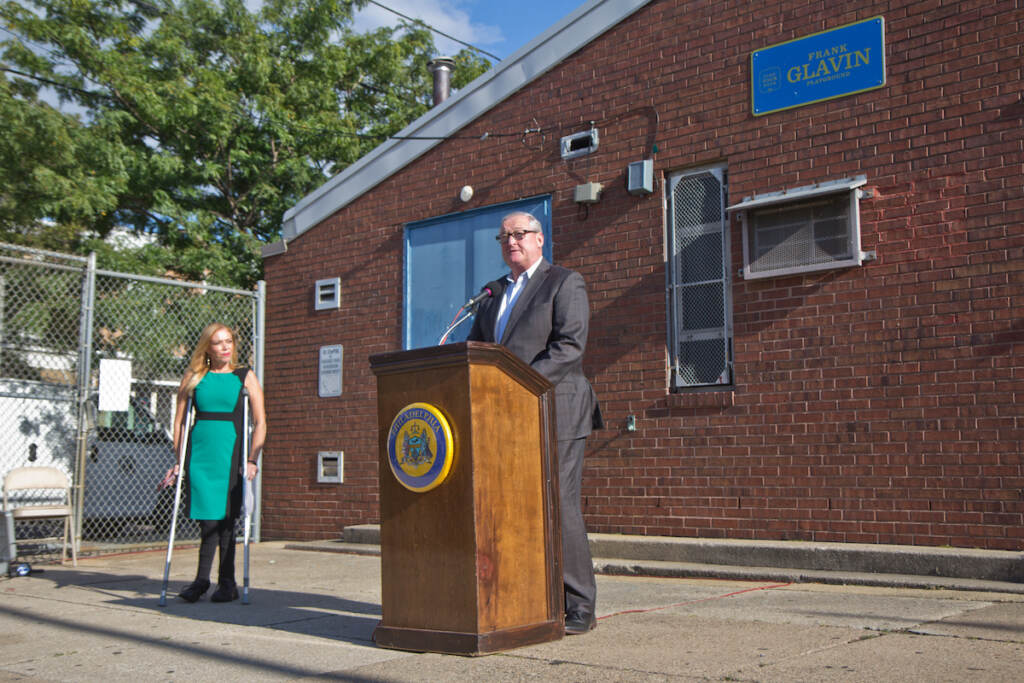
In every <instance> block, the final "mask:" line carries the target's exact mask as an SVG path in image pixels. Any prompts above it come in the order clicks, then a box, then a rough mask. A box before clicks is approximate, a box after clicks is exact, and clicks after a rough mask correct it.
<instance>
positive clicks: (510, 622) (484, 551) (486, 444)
mask: <svg viewBox="0 0 1024 683" xmlns="http://www.w3.org/2000/svg"><path fill="white" fill-rule="evenodd" d="M370 367H371V369H372V370H373V373H374V374H375V375H376V377H377V426H378V432H379V444H380V456H379V461H380V471H379V479H380V510H381V594H382V595H381V603H382V605H381V606H382V618H381V621H380V623H379V624H378V625H377V628H376V630H375V631H374V634H373V639H374V641H375V642H376V643H377V644H378V645H380V646H382V647H389V648H396V649H401V650H413V651H417V652H444V653H449V654H461V655H480V654H485V653H489V652H497V651H499V650H505V649H509V648H513V647H520V646H522V645H529V644H534V643H541V642H546V641H550V640H557V639H559V638H561V637H562V636H563V634H564V616H563V607H562V600H563V599H562V569H561V562H562V559H561V542H560V535H559V533H560V532H559V518H558V466H557V450H556V442H555V432H554V411H555V409H554V404H555V400H554V390H553V388H552V385H551V383H550V382H548V381H547V380H546V379H545V378H544V377H543V376H541V375H540V374H539V373H537V372H536V371H535V370H533V369H532V368H530V367H529V366H528V365H526V364H525V363H523V362H522V361H520V360H519V359H518V358H516V357H515V356H513V355H512V354H511V353H509V352H508V351H507V350H506V349H505V348H504V347H501V346H498V345H496V344H486V343H483V342H464V343H461V344H449V345H445V346H437V347H431V348H425V349H417V350H412V351H401V352H395V353H385V354H378V355H374V356H371V357H370ZM414 403H419V404H428V405H429V406H432V407H433V408H436V409H437V411H439V412H440V414H442V415H443V416H444V417H445V418H446V420H447V422H448V424H449V425H450V428H451V434H452V440H453V442H454V449H453V453H452V457H453V459H452V461H451V468H450V470H449V471H448V474H447V476H446V477H445V478H444V480H443V481H442V482H441V483H440V484H438V485H436V487H435V488H432V489H430V490H426V491H420V492H417V491H415V490H410V489H409V488H407V484H403V483H402V482H401V481H399V479H398V477H397V476H396V474H395V473H394V472H393V470H392V465H393V461H392V458H393V456H389V434H391V435H392V437H391V438H392V439H393V423H394V424H397V420H396V416H398V415H399V414H400V413H402V411H403V410H404V409H405V408H406V407H407V406H410V405H411V404H414ZM391 447H392V448H394V446H393V445H392V446H391Z"/></svg>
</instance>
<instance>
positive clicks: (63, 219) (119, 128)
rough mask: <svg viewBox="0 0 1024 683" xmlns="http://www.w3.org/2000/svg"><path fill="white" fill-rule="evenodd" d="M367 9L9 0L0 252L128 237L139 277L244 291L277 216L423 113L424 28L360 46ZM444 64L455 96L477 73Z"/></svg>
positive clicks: (313, 0) (476, 65)
mask: <svg viewBox="0 0 1024 683" xmlns="http://www.w3.org/2000/svg"><path fill="white" fill-rule="evenodd" d="M363 4H365V0H354V1H352V0H266V2H265V4H263V6H262V7H260V9H258V10H256V11H251V10H249V9H248V8H247V6H246V3H245V2H244V0H220V1H217V0H134V2H132V1H128V0H14V1H10V0H8V1H7V2H3V3H2V4H0V17H2V18H3V21H4V22H5V24H6V26H7V28H8V30H9V32H10V34H11V35H13V36H15V37H14V38H9V39H7V40H5V41H4V42H3V53H2V54H3V65H2V68H3V72H2V75H3V77H2V80H0V116H2V118H0V138H3V140H4V142H3V143H0V162H2V163H3V170H2V171H0V239H4V240H9V241H10V240H14V241H19V242H22V243H35V244H40V245H42V246H46V247H47V248H56V247H57V246H58V245H60V244H61V243H63V244H64V245H65V248H70V249H73V250H77V251H82V250H86V249H90V248H95V247H96V246H97V245H96V241H95V240H96V238H105V237H107V236H108V235H109V234H110V232H111V231H112V230H114V229H117V228H128V229H130V230H132V231H134V232H136V233H140V234H148V235H153V236H155V238H156V240H157V242H156V244H155V245H152V246H149V247H143V248H140V249H137V250H136V251H137V252H138V253H137V254H134V255H133V256H132V258H133V260H136V261H138V265H139V267H140V268H141V269H142V270H144V271H146V272H155V273H160V274H164V273H166V272H173V273H176V274H179V275H181V276H182V277H185V278H189V279H204V280H207V281H209V282H212V283H216V284H224V285H231V286H243V287H248V286H251V285H252V283H253V282H254V281H255V280H256V279H258V277H259V275H260V271H261V261H260V259H259V247H260V245H261V244H263V243H265V242H268V241H272V240H274V239H277V238H278V237H279V235H280V226H281V222H282V218H283V215H284V212H285V211H286V210H287V209H289V208H290V207H291V206H293V205H294V204H295V203H296V202H297V201H298V200H299V199H300V198H302V197H303V196H304V195H306V194H307V193H309V192H310V191H312V190H313V189H315V188H316V187H318V186H319V185H321V184H322V183H323V182H324V181H325V180H326V179H327V178H328V177H329V176H330V174H332V173H336V172H338V171H340V170H342V169H344V168H345V167H346V166H348V165H349V164H351V163H352V162H354V161H356V160H357V159H358V158H360V157H361V156H363V155H364V154H366V153H367V152H369V151H370V150H371V149H373V148H374V147H375V146H377V145H378V144H380V143H381V142H383V141H384V140H385V139H386V138H387V137H388V136H389V135H393V134H395V133H396V132H397V131H399V130H401V129H402V128H403V127H404V126H405V125H407V124H408V123H409V122H410V121H412V120H413V119H415V118H416V117H417V116H419V115H420V114H422V113H423V112H425V111H426V109H427V108H428V107H429V106H430V99H431V92H432V87H431V76H430V74H429V73H428V71H427V69H426V63H427V62H428V61H429V59H430V58H431V57H432V56H434V44H433V38H432V36H431V34H430V32H429V31H428V30H427V29H426V28H424V27H422V26H419V25H412V24H405V25H402V26H400V27H397V28H382V29H379V30H376V31H373V32H370V33H366V34H357V33H354V32H353V31H352V28H351V25H352V16H353V12H354V10H356V9H358V8H359V7H361V6H362V5H363ZM455 59H456V62H457V65H458V66H457V69H456V71H455V73H454V74H453V86H454V87H455V88H458V87H460V86H461V85H464V84H465V83H468V82H469V80H471V79H472V78H475V77H476V76H477V75H479V74H480V73H482V72H483V71H484V70H485V69H486V68H487V67H488V66H489V64H488V63H487V62H486V61H485V60H483V59H482V58H480V57H477V56H475V55H474V54H472V53H470V52H468V51H465V50H464V51H462V52H460V53H459V54H458V55H456V58H455ZM43 88H48V89H49V90H50V91H52V92H56V93H57V95H58V96H59V97H60V99H61V101H62V102H63V103H65V104H66V105H70V106H73V107H76V108H78V109H80V110H81V111H82V112H83V113H81V114H78V115H72V114H67V113H64V112H63V111H58V110H57V109H55V108H53V107H51V106H50V105H49V104H47V103H46V102H45V101H44V100H43V99H42V98H41V94H42V93H44V92H45V90H43ZM100 258H101V260H103V259H114V258H121V259H123V258H124V254H123V253H122V254H121V255H120V256H119V257H118V256H116V255H115V254H114V253H113V252H112V250H110V249H109V248H107V249H104V250H102V251H101V252H100Z"/></svg>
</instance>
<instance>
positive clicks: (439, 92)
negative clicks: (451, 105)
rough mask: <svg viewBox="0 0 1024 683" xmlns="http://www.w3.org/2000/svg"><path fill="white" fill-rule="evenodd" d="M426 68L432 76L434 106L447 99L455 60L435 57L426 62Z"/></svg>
mask: <svg viewBox="0 0 1024 683" xmlns="http://www.w3.org/2000/svg"><path fill="white" fill-rule="evenodd" d="M427 68H428V69H430V73H432V74H434V106H435V107H436V106H437V105H439V104H441V103H442V102H444V101H445V100H447V99H448V95H449V94H450V93H451V87H452V70H453V69H454V68H455V60H454V59H452V58H451V57H436V58H434V59H431V60H430V61H429V62H427Z"/></svg>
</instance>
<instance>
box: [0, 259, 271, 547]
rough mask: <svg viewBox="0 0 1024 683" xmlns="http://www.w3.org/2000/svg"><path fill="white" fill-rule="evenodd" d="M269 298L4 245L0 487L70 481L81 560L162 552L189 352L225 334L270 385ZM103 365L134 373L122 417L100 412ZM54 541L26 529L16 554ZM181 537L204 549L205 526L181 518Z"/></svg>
mask: <svg viewBox="0 0 1024 683" xmlns="http://www.w3.org/2000/svg"><path fill="white" fill-rule="evenodd" d="M262 292H263V290H262V285H261V287H260V288H259V289H258V290H257V291H256V292H247V291H241V290H234V289H227V288H223V287H213V286H208V285H203V284H197V283H185V282H180V281H176V280H169V279H162V278H150V277H144V276H138V275H128V274H123V273H115V272H109V271H103V270H98V269H96V268H95V259H94V258H92V257H90V258H81V257H75V256H68V255H64V254H55V253H52V252H43V251H38V250H31V249H25V248H22V247H15V246H11V245H4V244H0V439H2V440H3V443H2V448H0V476H6V474H7V472H8V471H10V470H11V469H13V468H15V467H23V466H51V467H56V468H58V469H60V470H62V471H63V472H65V473H66V474H68V475H69V476H70V477H71V479H72V485H73V496H72V498H73V504H74V507H75V510H76V527H77V529H76V536H77V537H78V538H79V539H80V541H81V546H80V547H81V550H82V551H83V552H85V553H89V552H104V551H106V550H118V551H120V550H124V549H125V548H126V547H128V546H134V545H142V546H146V545H153V544H158V543H161V542H163V543H166V540H167V530H168V527H169V525H170V521H171V514H172V509H173V497H174V488H173V487H170V488H165V489H162V490H158V484H159V482H160V481H161V479H162V478H163V476H164V474H165V473H166V471H167V470H168V468H170V467H171V466H172V465H173V464H174V462H175V459H176V458H175V454H174V452H173V447H172V437H171V425H172V424H173V420H174V412H175V408H176V404H175V396H176V393H177V388H178V385H179V383H180V381H181V377H182V376H183V374H184V372H185V369H186V366H187V364H188V359H189V356H190V354H191V352H192V348H193V347H194V345H195V343H196V341H197V339H198V337H199V333H200V331H201V330H202V329H203V328H204V327H205V326H206V325H208V324H209V323H211V322H214V321H217V322H222V323H224V324H226V325H228V326H229V327H231V328H232V329H233V330H235V332H236V336H235V340H236V347H237V350H238V356H239V360H240V362H242V363H245V364H247V365H249V366H251V367H253V369H254V370H255V371H256V374H257V376H262V367H261V366H262V349H261V348H260V346H259V343H258V342H259V340H261V339H262V335H261V332H260V329H261V322H260V319H261V311H262V303H261V302H262ZM104 360H116V361H119V363H118V364H117V366H118V369H120V370H124V369H130V370H129V372H127V373H126V377H124V378H123V379H124V381H125V383H126V385H127V387H128V389H129V391H128V394H129V396H128V402H127V406H124V405H121V406H118V408H119V409H117V410H100V407H101V406H100V405H99V400H98V397H99V387H100V368H101V366H102V365H103V361H104ZM128 378H130V381H128ZM104 407H106V406H104ZM125 407H126V408H127V409H120V408H125ZM257 490H258V487H257ZM258 520H259V515H258V512H257V514H256V515H254V521H255V522H256V532H257V534H258V528H259V527H258ZM50 531H52V530H51V529H46V528H40V529H35V528H33V526H32V525H31V524H29V523H21V522H19V527H18V529H17V530H16V535H17V538H18V541H19V547H18V550H19V552H23V551H24V550H26V548H28V549H30V546H31V539H32V538H33V537H41V536H44V535H51V534H50ZM176 537H177V538H179V539H183V540H187V539H194V538H197V537H198V527H197V525H196V524H195V523H194V522H192V521H191V520H186V519H182V518H181V516H180V515H179V523H178V525H177V533H176ZM22 539H24V542H25V547H23V546H22V542H23V541H22ZM45 549H46V548H38V550H45ZM49 549H50V550H53V547H52V546H51V547H50V548H49ZM59 551H60V548H59V546H57V547H56V552H58V553H59Z"/></svg>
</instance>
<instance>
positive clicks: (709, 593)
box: [0, 542, 1024, 683]
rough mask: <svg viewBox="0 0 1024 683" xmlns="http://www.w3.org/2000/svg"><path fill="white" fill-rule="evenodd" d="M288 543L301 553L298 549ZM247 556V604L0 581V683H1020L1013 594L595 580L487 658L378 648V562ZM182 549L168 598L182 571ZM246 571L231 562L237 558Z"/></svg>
mask: <svg viewBox="0 0 1024 683" xmlns="http://www.w3.org/2000/svg"><path fill="white" fill-rule="evenodd" d="M299 547H301V546H299ZM295 548H296V546H294V545H292V546H289V545H288V544H286V543H281V542H271V543H261V544H257V545H255V546H254V548H253V551H252V581H253V590H252V604H250V605H241V604H240V603H239V602H234V603H228V604H213V603H210V602H209V600H208V595H207V597H206V598H204V599H203V600H202V601H201V602H199V603H196V604H186V603H183V602H181V601H180V600H177V599H169V600H168V603H169V604H168V605H167V606H166V607H159V606H158V604H157V600H158V597H159V593H160V585H161V579H162V575H163V566H164V553H163V552H162V551H156V552H145V553H135V554H126V555H118V556H105V557H97V558H87V559H82V560H80V561H79V566H78V567H77V568H73V567H71V566H63V567H61V566H55V565H48V566H42V569H44V572H43V573H41V574H33V575H31V576H29V577H18V578H12V579H2V580H0V636H2V637H0V680H3V681H7V680H46V681H96V680H103V681H111V682H112V681H121V680H132V681H137V680H142V679H145V680H168V681H172V680H198V681H218V683H227V682H229V681H242V680H245V681H252V680H293V679H302V678H311V677H317V678H327V679H333V680H345V681H435V680H438V681H439V680H445V681H449V680H458V681H471V680H488V681H521V680H541V681H547V680H558V681H583V680H586V681H698V680H732V681H822V680H842V681H878V680H915V681H947V680H948V681H962V680H971V681H1017V680H1021V679H1022V677H1024V595H1022V594H1020V593H1018V592H1012V591H976V590H945V589H936V588H933V589H918V588H891V587H879V586H853V585H846V586H843V585H826V584H817V583H789V582H787V581H764V580H759V581H740V580H721V579H699V578H651V577H638V576H614V575H613V576H609V575H601V576H599V577H598V590H599V596H598V616H599V621H598V627H597V629H596V630H595V631H593V632H592V633H589V634H587V635H584V636H575V637H569V638H565V639H563V640H559V641H556V642H551V643H545V644H542V645H536V646H531V647H525V648H520V649H517V650H511V651H507V652H503V653H500V654H495V655H490V656H486V657H477V658H469V657H456V656H447V655H437V654H417V653H409V652H400V651H394V650H385V649H381V648H378V647H376V646H375V645H374V644H373V642H372V638H371V636H372V633H373V629H374V627H375V626H376V623H377V621H378V619H379V618H380V562H379V558H377V557H376V556H374V555H372V554H370V555H355V554H348V553H338V552H311V551H310V550H309V549H308V547H307V548H306V549H301V550H300V549H295ZM195 554H196V551H195V549H194V548H192V549H183V550H177V551H176V552H175V559H174V562H173V563H172V573H171V577H172V580H171V590H173V591H174V592H177V590H178V589H180V587H181V586H183V585H184V584H185V583H186V582H187V581H188V580H189V579H190V578H191V575H192V573H193V572H194V569H195V559H196V558H195ZM239 564H241V553H239Z"/></svg>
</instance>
